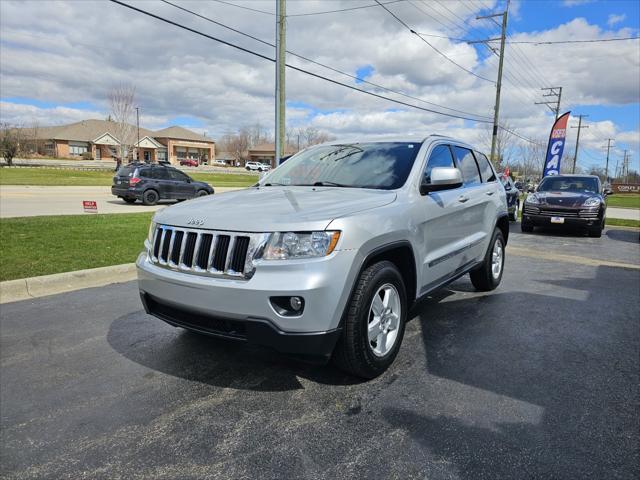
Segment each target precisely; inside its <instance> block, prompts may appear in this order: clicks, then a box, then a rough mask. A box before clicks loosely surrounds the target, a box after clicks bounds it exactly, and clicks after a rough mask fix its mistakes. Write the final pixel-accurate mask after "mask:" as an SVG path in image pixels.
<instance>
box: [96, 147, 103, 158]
mask: <svg viewBox="0 0 640 480" xmlns="http://www.w3.org/2000/svg"><path fill="white" fill-rule="evenodd" d="M100 159H102V149H101V148H100V145H96V160H100Z"/></svg>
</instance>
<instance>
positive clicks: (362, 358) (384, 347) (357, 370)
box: [333, 260, 408, 379]
mask: <svg viewBox="0 0 640 480" xmlns="http://www.w3.org/2000/svg"><path fill="white" fill-rule="evenodd" d="M407 309H408V305H407V294H406V290H405V285H404V281H403V280H402V275H401V274H400V272H399V271H398V268H397V267H396V266H395V265H394V264H393V263H391V262H389V261H386V260H385V261H382V262H378V263H375V264H373V265H371V266H370V267H368V268H367V269H366V270H364V271H363V272H362V273H361V274H360V277H359V278H358V280H357V283H356V288H355V290H354V292H353V295H352V296H351V299H350V300H349V303H348V304H347V307H346V310H345V312H344V316H343V329H342V335H341V337H340V339H339V340H338V344H337V345H336V348H335V350H334V353H333V360H334V363H335V364H336V365H337V366H338V367H339V368H341V369H342V370H344V371H346V372H348V373H350V374H352V375H355V376H358V377H362V378H368V379H369V378H375V377H377V376H378V375H380V374H382V373H383V372H384V371H385V370H386V369H387V368H389V366H390V365H391V364H392V363H393V361H394V360H395V358H396V355H397V354H398V351H399V350H400V345H401V344H402V337H403V336H404V328H405V323H406V318H407Z"/></svg>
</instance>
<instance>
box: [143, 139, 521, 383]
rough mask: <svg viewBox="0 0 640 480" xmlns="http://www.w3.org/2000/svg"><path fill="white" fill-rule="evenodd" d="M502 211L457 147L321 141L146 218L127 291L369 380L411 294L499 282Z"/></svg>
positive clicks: (472, 154)
mask: <svg viewBox="0 0 640 480" xmlns="http://www.w3.org/2000/svg"><path fill="white" fill-rule="evenodd" d="M507 215H508V214H507V202H506V196H505V191H504V188H503V186H502V184H501V183H500V182H499V181H497V178H496V173H495V171H494V170H493V168H492V166H491V164H490V162H489V160H488V159H487V157H486V156H485V155H483V154H482V153H479V152H478V151H476V150H474V149H473V148H472V147H470V146H469V145H466V144H464V143H462V142H459V141H456V140H453V139H451V138H446V137H442V136H436V135H431V136H429V137H427V138H424V139H420V140H418V141H416V140H410V139H400V140H387V139H385V140H379V141H363V142H332V143H329V144H323V145H319V146H314V147H311V148H308V149H306V150H304V151H301V152H300V153H298V154H296V155H294V156H293V157H291V158H290V159H289V160H287V162H286V163H284V164H282V165H281V166H280V167H278V168H277V169H275V170H274V171H272V172H271V173H270V174H268V175H267V176H265V177H264V178H262V179H261V180H260V182H259V183H258V184H256V185H255V186H253V187H251V188H249V189H246V190H240V191H236V192H230V193H225V194H222V195H215V196H213V197H204V198H202V199H196V200H193V201H189V202H186V203H183V204H180V205H176V206H172V207H169V208H166V209H164V210H161V211H159V212H158V213H156V215H155V217H154V219H153V222H152V224H151V228H150V229H149V238H148V240H147V241H146V242H145V246H146V250H145V251H144V252H143V253H142V254H140V256H139V257H138V260H137V266H138V276H139V286H140V295H141V298H142V302H143V304H144V307H145V310H146V311H147V313H150V314H152V315H155V316H156V317H159V318H161V319H162V320H164V321H166V322H167V323H170V324H171V325H174V326H178V327H183V328H186V329H189V330H193V331H196V332H200V333H205V334H210V335H215V336H220V337H226V338H231V339H237V340H242V341H248V342H253V343H257V344H262V345H266V346H270V347H273V348H275V349H277V350H279V351H281V352H284V353H288V354H293V355H299V356H303V357H307V358H316V359H317V358H320V359H324V360H325V361H326V360H328V359H330V358H333V359H334V360H335V362H336V363H337V364H338V365H339V366H340V367H341V368H343V369H345V370H346V371H348V372H350V373H352V374H355V375H358V376H361V377H365V378H373V377H375V376H377V375H379V374H380V373H382V372H383V371H384V370H385V369H386V368H387V367H388V366H389V365H390V364H391V363H392V362H393V360H394V358H395V356H396V355H397V353H398V350H399V348H400V344H401V343H402V337H403V334H404V328H405V323H406V321H407V314H408V312H409V309H410V308H411V306H412V305H413V304H415V303H416V301H418V300H419V299H420V298H421V297H424V296H425V295H427V294H428V293H430V292H432V291H433V290H435V289H437V288H439V287H442V286H443V285H445V284H447V283H449V282H451V281H453V280H455V279H456V278H458V277H460V276H462V275H464V274H465V273H469V274H470V276H471V281H472V282H473V285H474V286H475V287H476V288H477V289H478V290H492V289H494V288H496V287H497V286H498V284H499V283H500V280H501V278H502V270H503V266H504V259H505V245H506V243H507V237H508V233H509V219H508V216H507Z"/></svg>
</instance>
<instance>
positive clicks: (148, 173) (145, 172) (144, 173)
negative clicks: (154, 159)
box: [138, 168, 153, 178]
mask: <svg viewBox="0 0 640 480" xmlns="http://www.w3.org/2000/svg"><path fill="white" fill-rule="evenodd" d="M138 176H139V177H143V178H153V172H152V170H151V169H150V168H141V169H140V171H138Z"/></svg>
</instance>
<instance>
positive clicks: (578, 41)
mask: <svg viewBox="0 0 640 480" xmlns="http://www.w3.org/2000/svg"><path fill="white" fill-rule="evenodd" d="M638 39H640V36H636V37H618V38H593V39H588V40H556V41H549V42H541V41H512V42H509V43H511V44H522V43H528V44H532V45H556V44H559V43H600V42H620V41H623V40H638Z"/></svg>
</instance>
